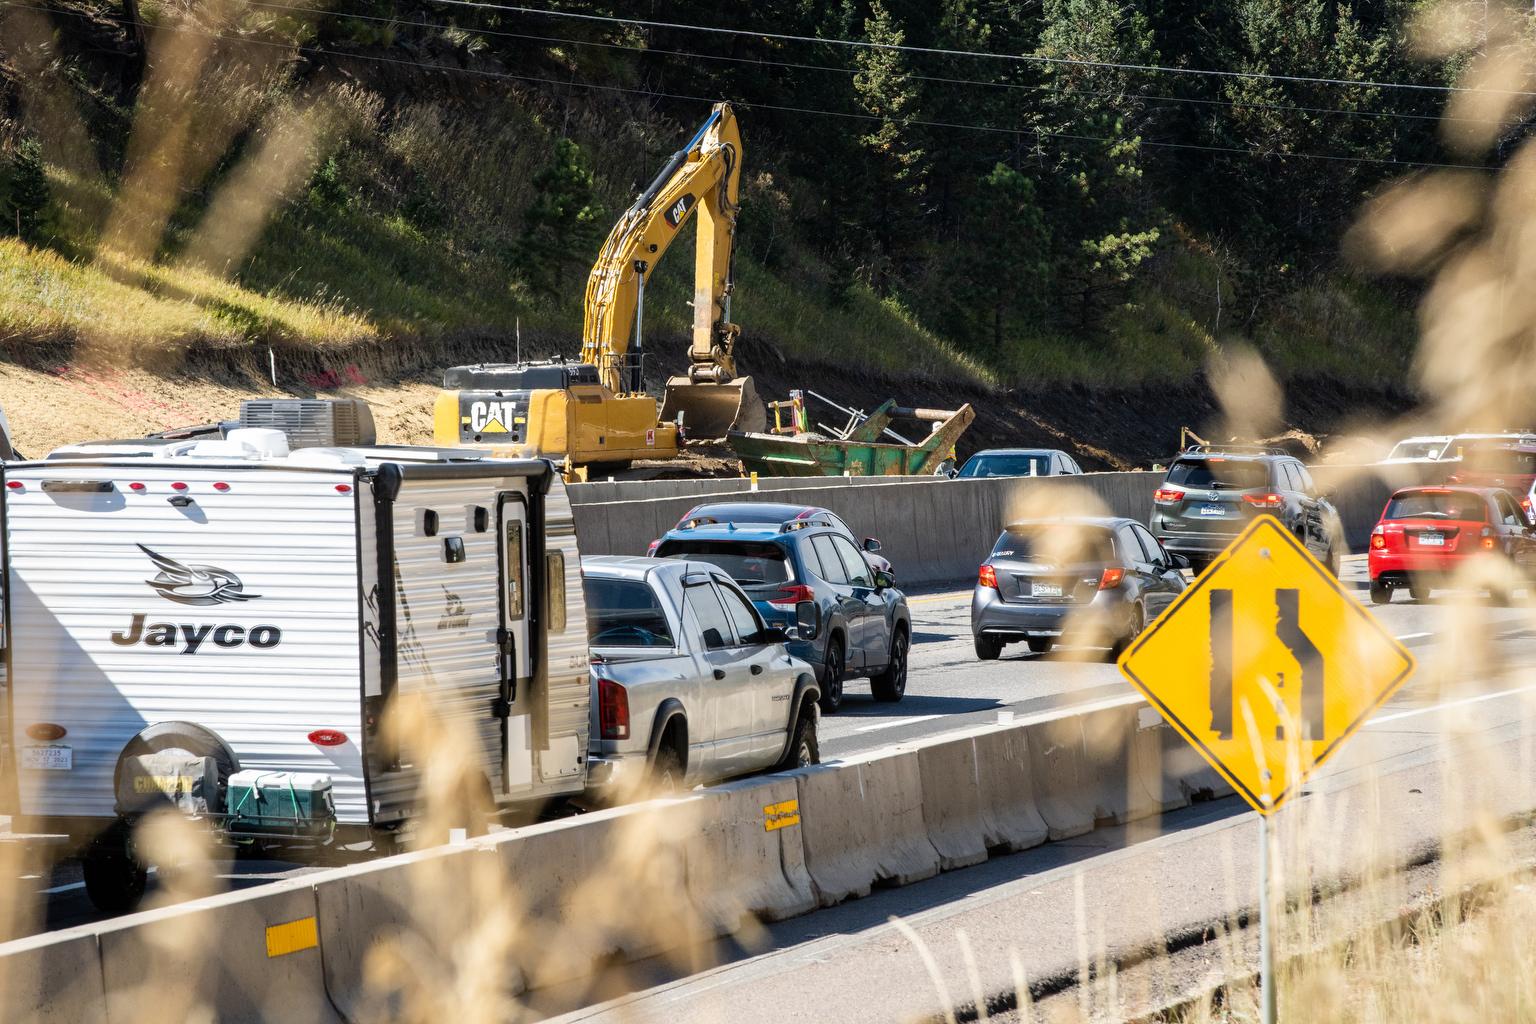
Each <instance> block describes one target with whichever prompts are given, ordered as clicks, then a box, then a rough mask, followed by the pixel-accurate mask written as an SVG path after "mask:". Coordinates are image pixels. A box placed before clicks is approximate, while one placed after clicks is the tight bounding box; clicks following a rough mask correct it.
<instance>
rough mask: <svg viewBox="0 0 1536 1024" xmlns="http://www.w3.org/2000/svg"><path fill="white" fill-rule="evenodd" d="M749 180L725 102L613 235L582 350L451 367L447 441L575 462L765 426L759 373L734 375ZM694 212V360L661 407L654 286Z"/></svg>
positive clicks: (442, 400) (605, 462)
mask: <svg viewBox="0 0 1536 1024" xmlns="http://www.w3.org/2000/svg"><path fill="white" fill-rule="evenodd" d="M740 184H741V134H740V131H739V130H738V129H737V127H736V118H735V116H734V115H733V114H732V113H731V108H730V105H729V104H726V103H717V104H715V106H714V109H713V110H712V111H711V112H710V115H709V118H708V120H706V121H705V122H704V125H703V127H701V128H700V129H699V130H698V132H697V133H695V135H694V136H693V138H692V139H691V140H689V142H688V144H687V145H686V146H684V147H683V148H682V149H680V150H678V151H677V152H676V153H674V154H673V155H672V158H671V159H670V160H668V161H667V164H666V166H665V167H663V168H662V170H661V173H660V174H658V175H657V176H656V179H655V180H654V181H652V182H651V184H650V186H649V187H647V188H646V190H645V191H644V192H642V193H641V194H640V196H639V198H637V199H636V200H635V202H634V205H633V206H631V207H630V208H629V210H628V211H626V212H625V214H624V216H623V217H622V218H621V219H620V220H619V222H618V223H617V224H615V225H614V227H613V230H612V231H611V232H610V233H609V235H608V239H607V241H605V242H604V243H603V247H602V250H601V251H600V252H599V253H598V257H597V263H596V264H595V265H594V266H593V267H592V273H591V274H590V275H589V276H588V278H587V297H586V315H585V321H584V324H583V330H582V341H581V358H580V359H579V360H578V361H575V362H570V361H565V360H558V359H556V360H548V361H543V362H519V363H484V364H479V365H474V366H455V367H452V368H451V369H449V370H448V371H447V372H445V373H444V374H443V388H444V390H443V391H442V392H441V393H440V394H439V395H438V398H437V403H436V406H435V408H434V411H433V433H434V435H435V438H436V441H437V443H438V444H441V445H448V446H463V445H468V446H474V447H484V448H491V449H493V450H496V451H497V452H498V453H499V454H506V455H515V456H521V457H530V456H536V457H542V458H548V459H554V460H557V461H566V462H567V463H568V465H570V466H571V467H573V468H575V467H592V466H620V465H624V464H627V463H629V462H630V461H632V460H635V459H667V458H674V457H676V456H677V455H678V454H679V450H680V448H679V446H680V442H681V441H682V440H683V439H684V438H686V439H691V440H704V439H718V438H723V437H725V435H726V432H727V431H728V430H763V429H765V428H766V426H767V412H766V410H765V409H764V407H763V404H762V401H761V400H760V399H759V398H758V397H757V392H756V389H755V388H754V387H753V384H752V378H750V377H737V376H736V361H735V346H736V337H737V335H738V334H739V333H740V330H741V329H740V328H739V327H737V326H736V325H735V324H734V323H732V322H731V289H732V284H733V283H732V279H731V249H732V245H733V243H734V242H735V238H736V214H737V211H738V209H739V205H738V195H739V190H740ZM693 216H697V217H698V221H699V223H698V244H697V248H696V251H695V253H694V285H693V292H694V297H693V344H692V346H691V348H690V350H689V364H690V365H689V367H688V372H687V374H686V375H684V376H679V377H673V378H671V379H669V380H668V381H667V388H666V394H665V397H664V399H663V403H662V406H661V408H660V409H659V410H658V408H657V405H656V400H655V399H654V398H652V397H651V396H650V395H648V394H647V393H646V391H645V378H644V372H643V368H644V351H643V345H642V334H641V332H642V330H643V326H644V313H645V282H646V277H647V275H648V274H649V273H651V272H652V271H653V270H654V269H655V266H656V263H657V261H658V260H660V259H661V257H662V256H663V255H665V253H666V251H667V247H668V246H670V245H671V244H672V241H673V239H675V238H676V237H677V235H678V233H679V232H680V231H681V230H682V229H683V227H684V225H686V224H687V222H688V220H689V218H690V217H693Z"/></svg>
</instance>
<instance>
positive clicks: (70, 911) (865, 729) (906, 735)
mask: <svg viewBox="0 0 1536 1024" xmlns="http://www.w3.org/2000/svg"><path fill="white" fill-rule="evenodd" d="M1342 578H1343V580H1344V582H1345V584H1346V585H1347V586H1348V587H1349V588H1350V589H1351V590H1352V592H1353V593H1354V594H1355V596H1356V598H1357V599H1358V600H1360V601H1362V602H1364V601H1365V600H1366V576H1365V562H1364V559H1363V558H1360V557H1354V558H1350V559H1347V560H1346V561H1345V563H1344V569H1343V573H1342ZM909 603H910V605H911V609H912V621H913V646H912V655H911V671H910V677H909V680H908V683H907V690H906V697H905V699H903V700H902V701H901V702H900V703H898V704H881V703H877V702H876V701H874V700H873V699H872V698H871V697H870V696H869V689H868V685H867V683H865V682H864V681H862V680H853V681H850V683H849V685H848V689H847V696H846V698H845V701H844V704H843V707H842V709H840V710H839V711H838V712H837V713H836V714H833V715H828V716H825V717H823V719H822V721H821V726H820V730H821V731H820V736H821V752H822V758H823V760H830V759H833V758H837V757H844V756H848V755H850V754H855V753H859V752H862V751H866V750H873V749H876V748H878V747H884V746H889V745H892V744H896V743H901V742H904V741H907V740H911V739H913V738H916V737H919V736H927V735H934V734H938V733H943V732H947V731H950V730H953V729H958V728H962V727H967V726H973V725H978V724H982V723H988V722H995V721H997V720H998V717H999V715H1000V714H1002V715H1008V714H1012V715H1014V716H1016V717H1020V718H1022V717H1025V716H1027V715H1031V714H1038V713H1040V712H1042V711H1048V710H1052V709H1056V708H1061V707H1068V706H1071V705H1074V704H1082V703H1089V702H1092V701H1097V700H1102V699H1104V698H1106V697H1114V696H1119V695H1122V694H1125V693H1126V692H1127V691H1128V684H1126V683H1125V681H1124V680H1123V679H1122V678H1121V677H1120V675H1119V672H1118V670H1117V669H1116V667H1115V665H1114V663H1113V661H1112V659H1111V658H1110V656H1109V652H1108V651H1107V650H1102V649H1094V648H1086V647H1060V648H1057V649H1056V650H1053V651H1052V652H1051V653H1049V654H1045V655H1036V654H1032V653H1030V651H1029V650H1028V648H1027V647H1025V646H1024V645H1022V644H1020V645H1014V646H1010V647H1008V648H1006V649H1005V651H1004V653H1003V657H1002V658H1001V659H1000V660H998V661H994V662H982V661H978V660H977V658H976V655H975V652H974V651H973V649H972V646H971V634H970V590H969V588H966V589H964V590H957V589H953V588H949V589H943V590H937V591H930V592H925V593H914V594H912V595H910V596H909ZM1373 612H1374V613H1375V614H1376V615H1377V616H1378V617H1379V618H1380V620H1381V621H1382V623H1383V624H1384V625H1386V627H1387V628H1388V629H1389V630H1390V631H1391V632H1392V634H1393V635H1394V636H1396V637H1397V638H1398V639H1399V640H1401V641H1402V642H1403V643H1404V644H1406V645H1407V646H1408V647H1409V649H1411V650H1413V651H1414V652H1415V654H1416V655H1417V656H1418V657H1419V659H1420V662H1421V665H1423V666H1425V667H1422V668H1421V671H1420V672H1419V674H1418V676H1417V677H1416V679H1415V680H1414V681H1412V682H1410V683H1409V685H1408V686H1407V687H1405V688H1404V689H1403V690H1402V691H1401V692H1400V693H1399V694H1398V696H1397V697H1396V698H1395V699H1394V700H1393V701H1392V702H1391V703H1389V704H1388V705H1387V706H1386V707H1385V708H1383V709H1382V711H1381V712H1380V715H1382V716H1385V715H1390V714H1394V713H1402V712H1404V711H1411V710H1412V709H1414V708H1417V707H1421V706H1425V705H1426V704H1428V703H1432V702H1433V701H1434V700H1435V699H1436V696H1437V695H1436V693H1435V690H1436V688H1437V686H1438V683H1437V682H1436V680H1437V678H1438V677H1437V674H1436V672H1435V671H1432V670H1431V669H1432V667H1433V665H1434V664H1435V658H1434V654H1435V652H1436V651H1437V650H1439V651H1440V653H1441V654H1450V655H1455V654H1456V652H1457V651H1458V650H1459V648H1460V646H1461V645H1460V644H1459V643H1458V640H1457V637H1459V636H1460V631H1461V630H1462V629H1463V628H1464V627H1461V626H1456V627H1454V628H1453V629H1452V631H1451V632H1450V633H1449V634H1448V633H1447V626H1448V622H1449V621H1450V620H1451V619H1452V618H1453V616H1454V614H1455V609H1453V606H1452V604H1451V602H1450V600H1449V597H1445V596H1440V595H1436V597H1434V598H1432V599H1431V601H1429V602H1427V603H1423V604H1420V603H1415V602H1410V601H1408V600H1407V595H1399V600H1398V601H1395V602H1394V603H1392V604H1390V605H1387V606H1385V607H1381V608H1374V609H1373ZM1530 616H1531V611H1530V609H1529V608H1519V607H1516V608H1495V607H1492V606H1491V605H1487V606H1482V605H1479V606H1476V607H1475V610H1474V611H1473V613H1472V615H1471V616H1470V620H1471V623H1472V625H1471V626H1470V627H1465V628H1471V629H1475V630H1476V631H1478V632H1480V633H1482V634H1485V635H1486V636H1487V637H1488V638H1490V639H1491V642H1492V643H1493V645H1495V646H1494V649H1495V650H1497V651H1499V652H1501V653H1504V654H1506V655H1509V656H1510V657H1509V658H1507V659H1506V663H1507V664H1519V663H1521V661H1520V657H1519V654H1520V652H1522V651H1525V650H1529V652H1530V654H1529V655H1527V656H1526V658H1525V660H1526V661H1529V660H1531V658H1532V657H1536V645H1533V644H1532V643H1531V641H1532V640H1533V639H1536V631H1533V630H1532V628H1531V626H1530V623H1529V618H1530ZM1447 636H1449V637H1450V639H1449V640H1446V639H1445V638H1446V637H1447ZM1474 646H1475V647H1477V648H1478V649H1479V650H1481V649H1482V648H1483V645H1482V642H1481V640H1480V639H1479V640H1478V642H1477V644H1475V645H1474ZM1510 685H1515V684H1514V683H1511V684H1510ZM313 870H318V869H317V868H313V867H307V866H301V865H295V864H289V863H282V862H274V861H255V860H239V861H236V862H234V863H233V864H232V865H231V871H230V874H229V875H228V876H227V882H228V884H229V886H230V887H232V888H247V887H250V886H253V885H260V884H262V883H264V882H267V881H272V880H276V879H279V878H288V877H292V876H294V875H297V874H302V873H304V872H307V871H313ZM21 882H22V886H23V887H24V891H25V890H30V891H31V893H32V895H33V898H34V899H35V900H36V901H37V904H36V905H37V914H36V915H35V926H34V928H35V930H53V929H57V928H65V927H71V926H74V925H79V924H85V923H88V922H91V921H95V920H99V919H100V916H101V915H99V914H98V913H97V912H96V911H95V909H94V908H93V907H92V906H91V904H90V902H89V900H88V899H87V898H86V895H85V891H84V884H83V883H82V882H81V881H80V872H79V867H78V865H77V864H75V863H73V862H65V863H63V864H60V865H58V866H57V867H54V868H53V869H52V870H46V869H39V870H37V871H36V872H34V873H30V874H29V875H28V876H27V877H25V878H23V879H22V880H21ZM154 884H155V883H154V879H153V877H152V878H151V880H150V885H151V887H153V886H154Z"/></svg>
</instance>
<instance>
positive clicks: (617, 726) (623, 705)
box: [597, 679, 629, 740]
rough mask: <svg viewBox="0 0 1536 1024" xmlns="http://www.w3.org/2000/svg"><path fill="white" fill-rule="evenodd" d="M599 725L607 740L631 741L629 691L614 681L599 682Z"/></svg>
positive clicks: (603, 736) (600, 731)
mask: <svg viewBox="0 0 1536 1024" xmlns="http://www.w3.org/2000/svg"><path fill="white" fill-rule="evenodd" d="M597 725H598V732H599V733H600V734H601V735H602V738H603V739H605V740H627V739H629V691H628V690H626V689H624V687H622V686H620V685H619V684H618V683H616V682H614V681H613V680H612V679H599V680H598V681H597Z"/></svg>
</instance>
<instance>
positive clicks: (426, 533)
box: [416, 508, 437, 537]
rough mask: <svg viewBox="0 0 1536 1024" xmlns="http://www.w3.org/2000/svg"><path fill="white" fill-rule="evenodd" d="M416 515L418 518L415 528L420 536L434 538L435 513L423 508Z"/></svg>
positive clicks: (435, 530) (435, 531) (435, 532)
mask: <svg viewBox="0 0 1536 1024" xmlns="http://www.w3.org/2000/svg"><path fill="white" fill-rule="evenodd" d="M416 514H417V515H418V516H419V517H420V518H419V519H418V520H417V523H416V527H417V529H418V530H420V532H421V535H422V536H423V537H436V536H437V513H436V512H434V511H433V510H432V509H430V508H424V509H419V510H417V513H416Z"/></svg>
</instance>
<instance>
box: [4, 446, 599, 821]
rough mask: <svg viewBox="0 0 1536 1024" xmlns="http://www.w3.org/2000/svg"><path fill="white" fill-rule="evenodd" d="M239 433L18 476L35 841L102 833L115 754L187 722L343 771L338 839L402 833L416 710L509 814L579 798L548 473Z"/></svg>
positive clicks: (18, 599)
mask: <svg viewBox="0 0 1536 1024" xmlns="http://www.w3.org/2000/svg"><path fill="white" fill-rule="evenodd" d="M242 433H248V432H236V433H233V434H231V435H230V440H228V441H214V442H209V441H201V442H187V443H183V444H177V445H166V446H164V448H163V450H160V451H158V452H155V453H154V454H148V455H146V454H133V455H126V456H125V455H114V454H112V453H111V451H110V450H103V451H93V450H90V447H89V446H86V448H85V449H84V450H75V451H72V452H70V453H69V456H68V457H67V458H53V459H48V460H44V461H36V462H20V463H11V464H8V465H6V466H5V467H4V470H3V476H4V481H5V486H4V488H3V489H0V525H3V531H0V535H3V537H4V541H5V544H6V573H5V578H4V599H5V616H6V624H7V626H8V628H7V629H6V634H5V641H6V643H5V669H6V682H7V683H8V684H9V686H8V688H7V693H6V695H7V697H8V699H9V708H8V712H9V714H8V715H6V716H5V718H4V721H5V722H6V727H7V729H8V730H9V734H8V735H7V736H6V737H5V738H6V740H7V743H6V746H7V748H8V750H9V752H10V761H11V764H10V765H9V766H8V768H9V769H10V772H9V773H10V774H11V776H12V784H13V791H12V792H11V794H10V797H11V800H10V801H6V802H10V803H13V804H14V806H12V807H10V808H6V809H8V810H9V811H10V812H11V813H14V814H17V815H19V817H20V820H21V821H22V822H24V823H25V824H24V825H23V826H22V827H25V828H27V829H29V830H32V831H51V832H61V831H67V832H69V833H71V834H72V835H76V836H79V837H82V838H84V837H88V836H91V835H94V834H97V833H99V832H100V831H101V830H102V829H103V828H104V827H106V826H108V825H111V824H112V823H113V822H114V821H115V818H116V810H115V805H114V798H115V788H116V786H115V781H114V775H115V772H116V771H117V766H118V763H119V759H120V758H121V757H122V756H123V754H124V751H125V750H126V749H128V747H129V745H130V744H133V743H136V742H139V741H136V740H135V737H139V736H140V735H141V734H143V733H144V732H145V730H146V729H150V728H151V727H153V726H156V725H159V724H162V723H172V722H175V723H187V724H189V725H191V726H194V727H197V728H200V729H202V730H206V731H207V732H208V733H211V734H212V735H213V736H214V737H216V738H217V740H218V741H220V742H222V743H223V744H224V745H225V746H226V747H227V751H228V752H229V753H231V754H232V755H233V757H234V758H235V759H236V760H237V762H238V766H239V767H240V768H242V769H259V770H270V771H287V772H305V773H320V774H325V775H328V776H329V777H330V779H331V780H332V784H333V796H334V802H335V820H336V825H337V826H338V829H342V830H346V829H348V828H349V827H350V828H351V829H352V830H353V831H354V832H356V831H361V830H378V829H392V828H395V827H398V826H400V825H402V824H403V823H404V822H405V821H407V820H408V819H409V818H410V817H411V816H412V813H413V804H414V802H415V801H416V800H417V799H418V797H417V793H418V781H419V771H418V767H417V766H416V765H414V764H413V763H412V757H413V756H415V754H413V751H412V750H411V749H410V746H411V744H410V741H409V740H407V741H406V742H405V743H404V744H403V745H402V746H399V747H394V748H391V747H389V746H387V744H386V742H385V737H384V736H383V734H382V733H381V732H380V731H379V729H378V723H379V722H380V721H381V716H382V714H383V712H384V709H385V707H386V706H387V705H388V704H389V702H390V701H392V700H394V699H396V698H405V697H416V696H419V697H421V698H423V699H424V701H425V703H426V705H427V706H428V707H430V708H431V709H432V711H433V713H434V714H436V715H437V716H438V717H439V718H440V719H441V720H442V721H443V722H444V723H445V728H447V729H448V730H449V735H453V736H456V737H458V740H457V741H458V742H461V743H467V744H468V750H469V751H470V756H471V757H472V758H474V759H475V760H476V761H478V763H479V765H480V766H481V768H482V769H483V771H484V773H485V776H486V780H487V784H488V787H489V789H490V792H491V794H492V795H493V796H494V798H495V799H496V801H497V802H498V803H499V804H501V805H503V806H510V805H516V804H521V803H533V802H537V801H543V800H546V799H549V798H552V797H557V796H561V795H566V794H574V793H579V792H580V791H581V789H582V787H583V783H584V776H585V759H586V749H587V730H588V708H589V702H590V698H589V693H590V688H589V681H588V664H587V637H586V616H585V612H584V608H583V605H582V588H581V582H580V557H579V553H578V551H577V547H576V538H575V529H574V524H573V521H572V517H571V509H570V504H569V501H568V499H567V497H566V493H565V489H564V485H563V484H562V483H561V481H560V479H559V477H558V475H557V474H556V473H555V472H554V471H553V469H552V467H551V466H550V465H549V464H548V463H546V462H542V461H537V460H504V459H492V458H482V457H480V455H479V453H473V452H467V451H460V450H452V449H424V448H391V447H384V446H378V447H369V448H346V449H324V448H311V449H304V450H300V451H297V452H293V453H291V454H283V452H284V451H285V446H284V445H281V444H279V445H276V446H271V445H268V446H267V447H265V448H264V447H263V445H262V444H259V443H258V444H256V445H254V447H253V446H251V445H250V444H249V443H248V441H249V439H246V440H245V441H242V440H241V439H240V434H242ZM260 433H270V432H260ZM258 440H259V439H258ZM55 734H56V735H55ZM150 745H151V747H152V746H153V743H151V744H150ZM140 746H142V743H140ZM198 753H201V752H198ZM417 753H419V752H417Z"/></svg>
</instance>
